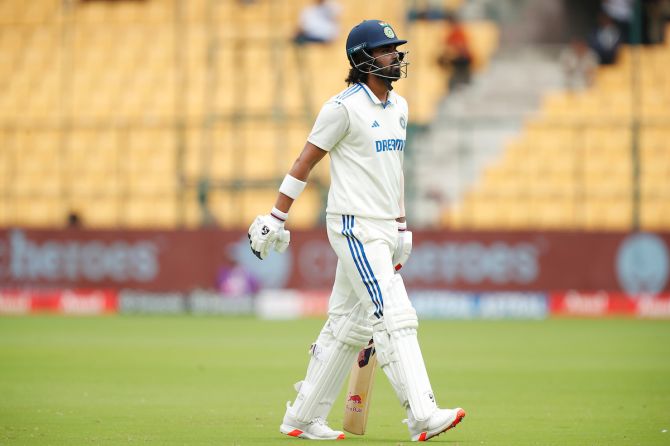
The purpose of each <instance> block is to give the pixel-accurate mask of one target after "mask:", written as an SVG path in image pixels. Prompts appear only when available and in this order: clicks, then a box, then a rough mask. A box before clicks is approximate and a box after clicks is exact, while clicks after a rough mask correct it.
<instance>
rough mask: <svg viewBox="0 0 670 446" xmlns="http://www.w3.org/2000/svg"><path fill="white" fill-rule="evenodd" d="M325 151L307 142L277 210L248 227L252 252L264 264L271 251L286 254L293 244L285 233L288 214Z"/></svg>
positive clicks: (286, 180)
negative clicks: (290, 243)
mask: <svg viewBox="0 0 670 446" xmlns="http://www.w3.org/2000/svg"><path fill="white" fill-rule="evenodd" d="M325 154H326V151H325V150H321V149H320V148H318V147H317V146H315V145H314V144H312V143H310V142H307V143H306V144H305V147H304V148H303V149H302V152H301V153H300V156H298V158H297V159H296V160H295V162H294V163H293V167H291V170H289V173H288V174H287V175H286V176H285V177H284V181H282V184H281V186H280V187H279V193H278V194H277V199H276V200H275V206H274V207H273V208H272V211H271V212H270V213H269V214H267V215H259V216H258V217H256V219H255V220H254V222H253V223H252V224H251V226H250V227H249V232H248V234H247V236H248V237H249V244H250V245H251V251H252V252H253V253H254V254H255V255H256V257H258V258H259V259H261V260H263V259H264V258H265V257H267V255H268V253H269V251H270V249H271V248H273V249H274V250H275V251H277V252H284V251H286V248H288V244H289V242H290V241H291V234H290V232H289V231H287V230H286V229H284V222H285V221H286V219H287V218H288V211H289V209H291V205H292V204H293V201H295V199H297V198H298V196H299V195H300V194H301V193H302V191H303V190H304V189H305V186H306V185H307V177H309V174H310V172H311V171H312V169H313V168H314V166H315V165H316V164H317V163H318V162H319V161H321V159H322V158H323V157H324V156H325Z"/></svg>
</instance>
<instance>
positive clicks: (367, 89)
mask: <svg viewBox="0 0 670 446" xmlns="http://www.w3.org/2000/svg"><path fill="white" fill-rule="evenodd" d="M358 85H360V86H361V87H363V90H364V91H365V93H366V94H367V95H368V97H369V98H370V100H371V101H372V102H373V103H374V104H376V105H381V106H382V107H384V108H386V107H388V106H389V105H390V104H395V103H397V98H396V95H395V93H394V92H393V91H389V94H388V99H387V100H386V102H382V101H380V100H379V98H378V97H377V96H376V95H375V94H374V93H373V92H372V90H370V87H368V86H367V84H366V83H364V82H359V83H358Z"/></svg>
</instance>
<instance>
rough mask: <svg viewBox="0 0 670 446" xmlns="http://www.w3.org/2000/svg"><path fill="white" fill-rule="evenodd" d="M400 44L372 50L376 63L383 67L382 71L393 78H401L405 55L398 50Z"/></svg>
mask: <svg viewBox="0 0 670 446" xmlns="http://www.w3.org/2000/svg"><path fill="white" fill-rule="evenodd" d="M397 48H398V45H385V46H380V47H379V48H375V49H374V50H372V57H373V58H374V59H375V65H377V66H378V67H380V68H383V69H382V70H381V71H380V73H381V74H383V75H385V76H388V77H390V78H391V79H400V62H401V61H402V58H403V55H401V53H399V52H398V51H397Z"/></svg>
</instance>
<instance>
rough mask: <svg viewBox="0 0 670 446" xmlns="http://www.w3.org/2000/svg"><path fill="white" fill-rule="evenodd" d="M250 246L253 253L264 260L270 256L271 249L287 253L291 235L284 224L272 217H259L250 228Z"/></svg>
mask: <svg viewBox="0 0 670 446" xmlns="http://www.w3.org/2000/svg"><path fill="white" fill-rule="evenodd" d="M247 237H249V244H250V245H251V252H253V253H254V255H255V256H256V257H258V258H259V259H261V260H263V259H265V258H266V257H267V256H268V253H269V252H270V249H274V250H275V251H277V252H279V253H282V252H284V251H286V248H288V245H289V243H290V241H291V233H290V232H289V231H287V230H286V229H284V222H283V221H280V220H278V219H277V218H275V217H273V216H272V215H259V216H258V217H256V219H255V220H254V222H253V223H251V226H249V232H248V233H247Z"/></svg>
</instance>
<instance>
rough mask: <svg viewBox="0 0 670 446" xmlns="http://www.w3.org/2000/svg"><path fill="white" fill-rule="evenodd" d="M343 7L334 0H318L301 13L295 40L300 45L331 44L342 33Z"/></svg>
mask: <svg viewBox="0 0 670 446" xmlns="http://www.w3.org/2000/svg"><path fill="white" fill-rule="evenodd" d="M340 11H341V7H340V5H339V3H337V2H335V1H334V0H316V1H315V3H314V4H313V5H310V6H307V7H306V8H304V9H303V10H302V12H301V13H300V20H299V24H298V32H297V33H296V35H295V38H294V39H293V40H294V42H295V43H296V44H298V45H303V44H306V43H330V42H332V41H333V40H335V39H336V38H337V36H338V35H339V33H340V24H339V17H340Z"/></svg>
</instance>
